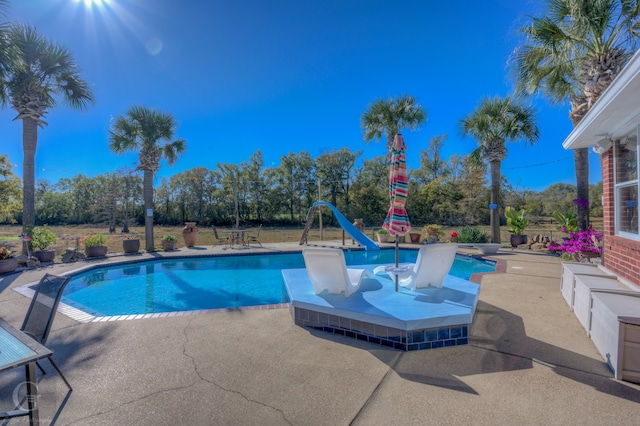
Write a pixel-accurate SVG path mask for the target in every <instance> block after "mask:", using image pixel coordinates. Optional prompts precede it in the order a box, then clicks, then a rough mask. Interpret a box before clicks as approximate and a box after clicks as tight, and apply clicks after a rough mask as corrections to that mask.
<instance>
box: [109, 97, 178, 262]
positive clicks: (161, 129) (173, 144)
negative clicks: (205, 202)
mask: <svg viewBox="0 0 640 426" xmlns="http://www.w3.org/2000/svg"><path fill="white" fill-rule="evenodd" d="M175 129H176V121H175V119H174V118H173V116H172V115H170V114H165V113H162V112H159V111H156V110H153V109H149V108H146V107H143V106H134V107H133V108H131V109H130V110H129V111H127V113H126V114H125V116H124V117H118V118H117V119H116V121H115V122H114V124H113V126H112V130H110V131H109V149H111V151H113V152H115V153H116V154H121V153H124V152H129V151H135V150H138V160H139V163H138V167H137V170H142V172H143V196H144V210H145V215H144V228H145V243H146V250H147V251H154V250H155V248H154V243H153V175H154V174H155V172H157V171H158V170H159V169H160V160H161V159H162V158H165V159H166V160H167V163H168V164H169V165H170V166H171V165H173V164H174V163H175V162H176V160H177V159H178V154H180V153H182V152H184V150H185V149H186V141H185V140H184V139H176V140H172V139H173V137H174V132H175ZM160 141H164V144H162V145H160V144H159V142H160Z"/></svg>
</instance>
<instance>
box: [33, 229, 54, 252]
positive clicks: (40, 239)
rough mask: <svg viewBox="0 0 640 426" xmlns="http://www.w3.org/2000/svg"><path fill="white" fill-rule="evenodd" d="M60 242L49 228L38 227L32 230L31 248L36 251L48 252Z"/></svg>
mask: <svg viewBox="0 0 640 426" xmlns="http://www.w3.org/2000/svg"><path fill="white" fill-rule="evenodd" d="M57 242H58V237H57V235H56V234H54V233H53V231H51V230H50V229H48V228H47V226H46V225H45V226H37V227H35V228H33V229H32V230H31V247H33V248H34V249H35V250H46V249H47V248H49V246H51V245H53V244H55V243H57Z"/></svg>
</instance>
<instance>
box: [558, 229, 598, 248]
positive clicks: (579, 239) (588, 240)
mask: <svg viewBox="0 0 640 426" xmlns="http://www.w3.org/2000/svg"><path fill="white" fill-rule="evenodd" d="M602 236H603V233H602V232H596V230H595V229H593V228H589V229H588V230H586V231H583V232H577V233H576V232H569V239H567V240H565V241H564V242H563V243H562V244H560V243H558V242H557V241H553V242H552V243H551V244H549V246H548V247H547V248H548V250H551V251H560V252H562V253H563V254H573V253H575V252H592V253H602Z"/></svg>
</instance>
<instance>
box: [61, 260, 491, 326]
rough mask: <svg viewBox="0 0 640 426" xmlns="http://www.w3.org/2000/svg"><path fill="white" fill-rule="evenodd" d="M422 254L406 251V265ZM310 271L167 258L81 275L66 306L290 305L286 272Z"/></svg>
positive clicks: (282, 264) (126, 309) (274, 264)
mask: <svg viewBox="0 0 640 426" xmlns="http://www.w3.org/2000/svg"><path fill="white" fill-rule="evenodd" d="M417 253H418V252H417V250H400V259H399V260H400V263H406V262H415V259H416V256H417ZM394 256H395V254H394V250H379V251H378V250H376V251H347V252H345V258H346V261H347V265H363V264H379V263H393V262H395V258H394ZM291 268H304V260H303V258H302V255H301V254H300V253H285V254H261V255H245V256H218V257H208V258H187V259H164V260H154V261H146V262H140V263H134V264H125V265H115V266H109V267H103V268H99V269H93V270H90V271H87V272H84V273H81V274H78V275H75V276H74V277H73V278H72V280H71V281H70V282H69V284H68V286H67V288H66V290H65V292H64V298H63V302H64V303H67V304H68V305H71V306H75V307H78V308H80V309H82V310H83V311H85V312H87V313H89V314H91V315H95V316H112V315H131V314H148V313H160V312H174V311H191V310H201V309H216V308H236V307H240V306H257V305H269V304H276V303H287V302H289V300H288V297H287V292H286V289H285V288H284V283H283V280H282V274H281V270H282V269H291ZM494 270H495V263H493V262H486V261H482V260H477V259H472V258H469V257H467V256H460V255H458V256H456V261H455V262H454V265H453V268H452V269H451V272H450V273H451V275H455V276H458V277H460V278H464V279H469V277H470V276H471V274H474V273H478V272H493V271H494Z"/></svg>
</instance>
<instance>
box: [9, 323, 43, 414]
mask: <svg viewBox="0 0 640 426" xmlns="http://www.w3.org/2000/svg"><path fill="white" fill-rule="evenodd" d="M52 353H53V352H52V351H51V350H49V349H47V348H46V347H45V346H43V345H41V344H40V343H38V342H36V341H35V340H34V339H32V338H31V337H29V336H28V335H27V334H25V333H23V332H22V331H20V330H18V329H17V328H15V327H13V326H12V325H11V324H9V323H8V322H6V321H4V320H3V319H2V318H0V372H2V371H6V370H11V369H13V368H17V367H21V366H23V365H24V366H25V370H26V383H25V385H26V390H27V407H28V408H26V409H24V408H20V409H16V410H12V411H6V412H0V419H8V418H12V417H21V416H29V424H31V425H39V424H40V414H39V411H38V386H37V383H36V381H37V377H36V361H37V360H39V359H42V358H46V357H48V356H51V354H52Z"/></svg>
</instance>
